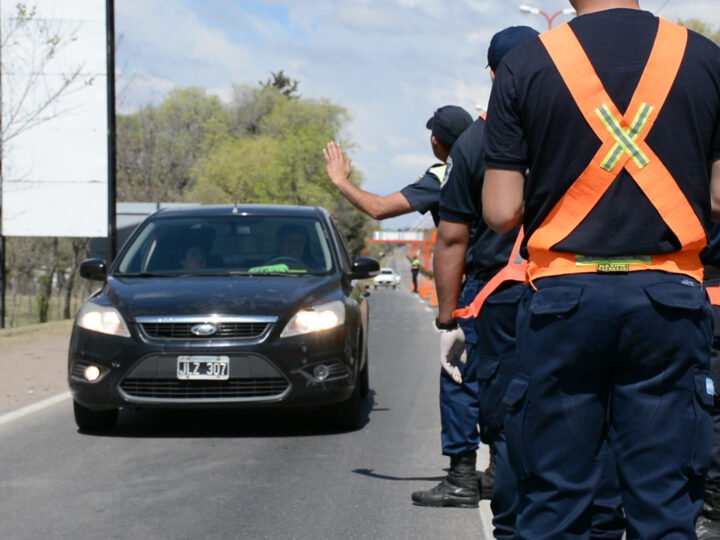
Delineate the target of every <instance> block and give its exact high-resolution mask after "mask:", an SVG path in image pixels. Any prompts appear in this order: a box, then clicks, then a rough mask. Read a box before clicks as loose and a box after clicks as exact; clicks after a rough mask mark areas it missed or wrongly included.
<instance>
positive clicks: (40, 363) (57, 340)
mask: <svg viewBox="0 0 720 540" xmlns="http://www.w3.org/2000/svg"><path fill="white" fill-rule="evenodd" d="M71 328H72V326H71V323H70V321H67V322H63V323H48V324H47V325H37V326H34V327H33V328H32V329H30V330H28V331H24V330H21V331H19V332H17V333H14V332H16V331H6V332H4V333H2V334H0V414H3V413H6V412H10V411H12V410H15V409H18V408H20V407H23V406H24V405H29V404H31V403H33V402H36V401H40V400H41V399H45V398H48V397H51V396H54V395H57V394H60V393H62V392H65V391H67V390H68V386H67V378H66V377H67V376H66V370H67V352H68V344H69V343H70V331H71Z"/></svg>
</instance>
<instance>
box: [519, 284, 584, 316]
mask: <svg viewBox="0 0 720 540" xmlns="http://www.w3.org/2000/svg"><path fill="white" fill-rule="evenodd" d="M582 291H583V290H582V287H572V286H558V287H548V288H547V289H540V290H539V291H537V292H536V293H535V294H534V295H533V297H532V300H531V301H530V313H532V314H533V315H554V316H556V317H562V316H564V315H568V314H570V313H571V312H572V311H574V310H575V309H576V308H577V307H578V305H579V304H580V296H581V295H582Z"/></svg>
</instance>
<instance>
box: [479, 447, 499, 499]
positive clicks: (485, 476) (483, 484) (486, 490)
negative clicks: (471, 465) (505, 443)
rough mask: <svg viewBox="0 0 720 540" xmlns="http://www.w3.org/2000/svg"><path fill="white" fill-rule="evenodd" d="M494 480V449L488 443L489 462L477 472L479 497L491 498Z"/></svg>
mask: <svg viewBox="0 0 720 540" xmlns="http://www.w3.org/2000/svg"><path fill="white" fill-rule="evenodd" d="M494 482H495V450H494V447H493V446H492V445H490V463H488V466H487V469H485V470H484V471H483V472H481V473H478V488H479V490H480V498H481V499H486V500H488V501H489V500H491V499H492V493H493V484H494Z"/></svg>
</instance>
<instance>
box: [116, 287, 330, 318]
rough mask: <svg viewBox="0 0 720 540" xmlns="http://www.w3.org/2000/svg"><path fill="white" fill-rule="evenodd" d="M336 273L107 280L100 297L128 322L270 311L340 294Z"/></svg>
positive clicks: (283, 313)
mask: <svg viewBox="0 0 720 540" xmlns="http://www.w3.org/2000/svg"><path fill="white" fill-rule="evenodd" d="M340 286H341V284H340V278H339V277H338V276H293V277H281V276H278V277H255V276H234V277H190V278H188V277H183V278H119V277H118V278H113V277H111V278H109V279H108V282H107V285H106V288H105V295H106V296H107V297H108V298H109V299H110V302H111V303H112V304H113V305H114V306H115V307H117V308H118V309H119V310H120V312H121V313H122V314H123V317H125V318H126V320H128V321H134V320H135V318H136V317H146V316H170V315H209V314H219V315H271V316H273V315H274V316H277V317H278V318H279V320H288V319H289V318H290V317H291V316H292V315H293V314H294V313H295V312H296V311H297V310H298V309H301V308H304V307H310V306H312V305H316V304H318V303H322V302H326V301H330V300H333V299H336V298H339V297H340V296H341V293H340Z"/></svg>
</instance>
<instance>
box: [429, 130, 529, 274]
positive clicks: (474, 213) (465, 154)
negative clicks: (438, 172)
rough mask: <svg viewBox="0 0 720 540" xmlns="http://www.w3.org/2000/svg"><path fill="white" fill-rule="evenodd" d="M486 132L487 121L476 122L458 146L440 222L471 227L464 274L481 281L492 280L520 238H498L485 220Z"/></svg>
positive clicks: (452, 155) (444, 191) (451, 159)
mask: <svg viewBox="0 0 720 540" xmlns="http://www.w3.org/2000/svg"><path fill="white" fill-rule="evenodd" d="M484 131H485V121H484V120H482V119H477V120H475V122H473V123H472V124H471V125H470V127H469V128H467V130H465V132H464V133H463V134H462V135H460V138H459V139H458V140H457V141H456V142H455V144H454V145H453V148H452V150H451V152H450V157H449V159H448V164H447V170H446V172H445V176H446V178H447V181H446V182H445V183H444V184H443V188H442V194H441V195H440V219H441V220H443V221H451V222H453V223H462V224H465V225H469V226H470V244H469V246H468V252H467V257H466V263H465V273H466V274H468V275H471V276H475V277H478V278H481V279H486V278H489V277H492V275H493V274H495V273H496V272H497V271H498V270H500V269H501V268H502V267H503V266H505V265H506V264H507V262H508V258H509V257H510V251H511V250H512V246H513V243H514V242H515V238H516V236H517V231H513V232H512V233H509V234H506V235H499V234H497V233H495V232H493V231H492V230H491V229H490V228H489V227H488V226H487V225H486V224H485V222H484V221H483V220H482V201H481V196H482V184H483V178H484V176H485V159H484V155H483V151H482V143H483V134H484Z"/></svg>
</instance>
